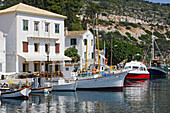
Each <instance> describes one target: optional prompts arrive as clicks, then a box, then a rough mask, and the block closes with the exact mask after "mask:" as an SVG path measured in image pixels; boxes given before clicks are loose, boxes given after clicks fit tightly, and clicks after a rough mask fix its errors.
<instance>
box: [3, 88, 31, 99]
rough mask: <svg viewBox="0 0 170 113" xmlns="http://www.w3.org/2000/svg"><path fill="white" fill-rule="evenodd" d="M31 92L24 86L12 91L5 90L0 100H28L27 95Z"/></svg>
mask: <svg viewBox="0 0 170 113" xmlns="http://www.w3.org/2000/svg"><path fill="white" fill-rule="evenodd" d="M30 92H31V87H29V86H26V87H23V88H20V89H17V90H14V91H10V90H7V91H5V92H1V97H2V98H18V99H28V98H29V93H30Z"/></svg>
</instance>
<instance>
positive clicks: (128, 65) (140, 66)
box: [125, 61, 147, 71]
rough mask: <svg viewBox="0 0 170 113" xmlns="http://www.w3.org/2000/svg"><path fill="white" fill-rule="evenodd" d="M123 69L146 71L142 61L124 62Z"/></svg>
mask: <svg viewBox="0 0 170 113" xmlns="http://www.w3.org/2000/svg"><path fill="white" fill-rule="evenodd" d="M125 70H140V71H147V68H146V66H145V65H144V64H143V63H142V62H136V61H131V62H129V63H126V65H125Z"/></svg>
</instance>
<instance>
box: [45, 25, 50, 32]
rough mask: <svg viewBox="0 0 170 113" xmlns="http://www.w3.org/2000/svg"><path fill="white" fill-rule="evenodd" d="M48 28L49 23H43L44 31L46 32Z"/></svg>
mask: <svg viewBox="0 0 170 113" xmlns="http://www.w3.org/2000/svg"><path fill="white" fill-rule="evenodd" d="M48 29H49V23H45V32H48Z"/></svg>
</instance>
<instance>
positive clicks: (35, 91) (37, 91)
mask: <svg viewBox="0 0 170 113" xmlns="http://www.w3.org/2000/svg"><path fill="white" fill-rule="evenodd" d="M51 90H52V87H43V88H34V89H32V90H31V93H49V92H50V91H51Z"/></svg>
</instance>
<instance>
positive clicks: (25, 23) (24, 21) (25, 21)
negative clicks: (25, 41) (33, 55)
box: [23, 20, 28, 31]
mask: <svg viewBox="0 0 170 113" xmlns="http://www.w3.org/2000/svg"><path fill="white" fill-rule="evenodd" d="M23 30H24V31H28V20H23Z"/></svg>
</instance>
